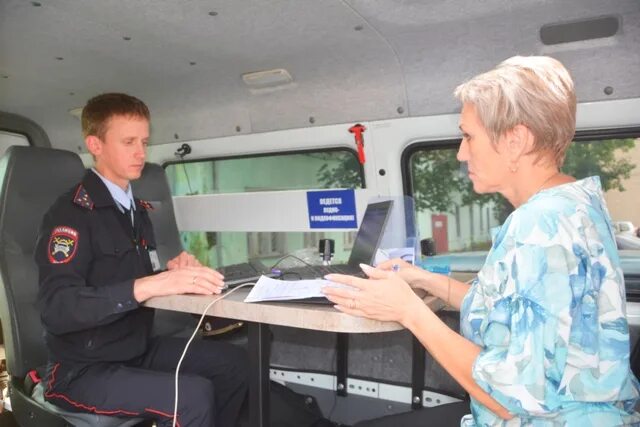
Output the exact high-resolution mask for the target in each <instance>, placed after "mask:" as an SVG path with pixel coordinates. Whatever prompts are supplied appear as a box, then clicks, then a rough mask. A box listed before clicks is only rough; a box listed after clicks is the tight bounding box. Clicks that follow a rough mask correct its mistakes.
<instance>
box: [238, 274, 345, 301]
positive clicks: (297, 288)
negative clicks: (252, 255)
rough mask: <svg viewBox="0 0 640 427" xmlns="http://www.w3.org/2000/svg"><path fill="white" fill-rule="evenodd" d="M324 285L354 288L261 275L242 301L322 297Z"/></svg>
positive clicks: (325, 281) (316, 281) (316, 280)
mask: <svg viewBox="0 0 640 427" xmlns="http://www.w3.org/2000/svg"><path fill="white" fill-rule="evenodd" d="M324 286H333V287H337V288H349V289H355V288H352V287H351V286H346V285H342V284H339V283H334V282H330V281H328V280H321V279H314V280H278V279H271V278H269V277H267V276H262V277H260V279H258V281H257V282H256V284H255V285H254V287H253V289H251V292H249V295H247V297H246V298H245V299H244V302H259V301H287V300H298V299H304V298H317V297H324V294H323V293H322V292H321V289H322V288H323V287H324Z"/></svg>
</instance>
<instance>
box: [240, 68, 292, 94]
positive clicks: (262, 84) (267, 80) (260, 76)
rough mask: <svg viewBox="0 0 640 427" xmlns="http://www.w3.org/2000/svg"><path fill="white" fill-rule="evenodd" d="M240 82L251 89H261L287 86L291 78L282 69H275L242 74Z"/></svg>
mask: <svg viewBox="0 0 640 427" xmlns="http://www.w3.org/2000/svg"><path fill="white" fill-rule="evenodd" d="M242 81H243V82H244V83H245V84H246V85H247V86H249V87H250V88H251V89H263V88H271V87H276V86H283V85H286V84H289V83H291V82H293V78H291V74H289V72H288V71H287V70H285V69H284V68H275V69H273V70H264V71H256V72H253V73H246V74H243V75H242Z"/></svg>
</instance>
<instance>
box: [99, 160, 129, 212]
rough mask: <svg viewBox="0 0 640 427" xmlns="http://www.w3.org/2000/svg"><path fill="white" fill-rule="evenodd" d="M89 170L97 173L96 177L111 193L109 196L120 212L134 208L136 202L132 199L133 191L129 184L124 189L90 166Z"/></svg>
mask: <svg viewBox="0 0 640 427" xmlns="http://www.w3.org/2000/svg"><path fill="white" fill-rule="evenodd" d="M91 171H92V172H93V173H95V174H96V175H98V178H100V180H101V181H102V183H103V184H104V185H105V187H107V190H109V193H111V197H113V200H115V201H116V202H117V203H116V206H117V207H118V209H119V210H120V212H122V213H124V212H125V210H127V211H128V210H130V209H133V210H134V211H135V210H136V203H135V201H134V200H133V191H132V190H131V184H129V185H128V186H127V189H126V191H125V190H123V189H122V188H120V187H119V186H117V185H116V184H114V183H113V182H111V181H109V180H108V179H107V178H105V177H104V176H102V175H101V174H100V172H98V171H97V170H96V169H95V168H91Z"/></svg>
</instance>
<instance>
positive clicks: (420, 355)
mask: <svg viewBox="0 0 640 427" xmlns="http://www.w3.org/2000/svg"><path fill="white" fill-rule="evenodd" d="M412 345H413V357H412V366H411V408H413V409H420V408H422V390H423V389H424V373H425V366H424V363H425V356H426V351H425V348H424V346H423V345H422V343H421V342H420V341H418V339H417V338H416V337H415V336H412Z"/></svg>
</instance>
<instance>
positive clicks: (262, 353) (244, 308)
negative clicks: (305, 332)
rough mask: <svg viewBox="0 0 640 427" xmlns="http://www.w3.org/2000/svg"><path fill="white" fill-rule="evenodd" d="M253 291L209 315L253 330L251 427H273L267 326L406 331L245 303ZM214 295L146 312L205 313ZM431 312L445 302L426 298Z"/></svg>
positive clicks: (161, 301) (319, 309)
mask: <svg viewBox="0 0 640 427" xmlns="http://www.w3.org/2000/svg"><path fill="white" fill-rule="evenodd" d="M248 293H249V289H238V290H237V291H235V292H234V293H232V294H231V295H229V296H228V297H226V298H224V299H221V300H220V301H218V302H217V303H215V304H214V305H213V306H212V307H211V308H210V309H209V310H208V311H207V315H211V316H217V317H224V318H231V319H238V320H242V321H245V322H247V323H248V327H249V343H248V344H249V360H250V366H249V413H250V415H249V417H250V419H249V421H250V425H251V426H252V427H253V426H255V427H268V426H269V368H270V366H269V350H270V349H269V325H279V326H288V327H292V328H302V329H312V330H316V331H326V332H338V333H343V334H347V333H378V332H391V331H397V330H400V329H402V328H403V327H402V325H400V324H398V323H395V322H380V321H377V320H369V319H364V318H360V317H354V316H351V315H348V314H344V313H342V312H339V311H338V310H336V309H334V308H333V307H332V306H330V305H321V304H302V303H294V302H286V303H282V302H280V303H276V302H270V303H245V302H243V301H244V299H245V298H246V296H247V294H248ZM215 298H217V296H214V295H211V296H209V295H171V296H165V297H154V298H151V299H149V300H148V301H146V303H145V305H146V306H147V307H153V308H159V309H163V310H174V311H182V312H186V313H193V314H202V311H203V310H204V309H205V308H206V307H207V305H209V303H210V302H211V301H212V300H213V299H215ZM424 301H425V304H427V305H428V306H429V307H431V309H432V310H434V311H435V310H439V309H440V308H442V306H443V303H442V302H441V301H440V300H439V299H437V298H435V297H432V296H427V297H425V298H424Z"/></svg>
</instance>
